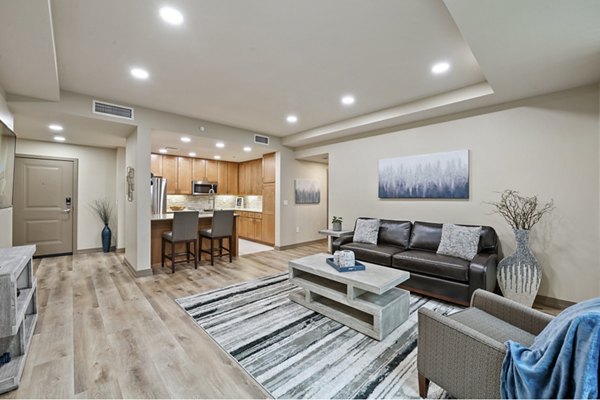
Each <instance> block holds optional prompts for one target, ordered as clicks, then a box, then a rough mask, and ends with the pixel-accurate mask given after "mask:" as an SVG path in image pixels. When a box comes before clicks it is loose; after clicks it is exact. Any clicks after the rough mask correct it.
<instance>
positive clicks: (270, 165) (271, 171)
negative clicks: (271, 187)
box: [262, 153, 275, 183]
mask: <svg viewBox="0 0 600 400" xmlns="http://www.w3.org/2000/svg"><path fill="white" fill-rule="evenodd" d="M262 177H263V183H275V153H271V154H265V155H264V156H263V160H262Z"/></svg>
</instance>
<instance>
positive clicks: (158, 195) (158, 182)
mask: <svg viewBox="0 0 600 400" xmlns="http://www.w3.org/2000/svg"><path fill="white" fill-rule="evenodd" d="M150 196H151V198H152V214H165V213H166V212H167V179H166V178H161V177H160V176H155V177H152V178H151V179H150Z"/></svg>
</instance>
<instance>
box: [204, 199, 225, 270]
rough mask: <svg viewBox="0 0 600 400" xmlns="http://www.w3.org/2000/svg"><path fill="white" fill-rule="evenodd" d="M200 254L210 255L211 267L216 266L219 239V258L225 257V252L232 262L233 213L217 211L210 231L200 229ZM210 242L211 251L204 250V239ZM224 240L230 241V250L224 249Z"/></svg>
mask: <svg viewBox="0 0 600 400" xmlns="http://www.w3.org/2000/svg"><path fill="white" fill-rule="evenodd" d="M198 235H200V252H202V253H208V254H210V265H215V239H219V258H221V257H223V250H227V253H228V254H229V262H231V261H232V254H231V244H232V243H231V242H232V241H233V211H231V210H227V211H225V210H223V211H215V212H214V213H213V218H212V227H211V228H210V229H200V231H199V232H198ZM204 238H206V239H209V240H210V251H208V250H202V239H204ZM223 239H229V248H226V247H223Z"/></svg>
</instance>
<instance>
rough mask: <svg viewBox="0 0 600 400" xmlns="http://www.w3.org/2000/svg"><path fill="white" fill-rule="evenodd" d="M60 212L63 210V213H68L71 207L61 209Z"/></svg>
mask: <svg viewBox="0 0 600 400" xmlns="http://www.w3.org/2000/svg"><path fill="white" fill-rule="evenodd" d="M62 212H64V213H65V214H68V213H70V212H71V209H70V208H66V209H64V210H62Z"/></svg>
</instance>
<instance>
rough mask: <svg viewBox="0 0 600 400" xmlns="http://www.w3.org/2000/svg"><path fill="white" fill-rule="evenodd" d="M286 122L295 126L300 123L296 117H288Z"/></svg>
mask: <svg viewBox="0 0 600 400" xmlns="http://www.w3.org/2000/svg"><path fill="white" fill-rule="evenodd" d="M286 120H287V122H289V123H290V124H295V123H296V122H298V117H296V116H295V115H288V116H287V118H286Z"/></svg>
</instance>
